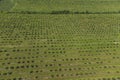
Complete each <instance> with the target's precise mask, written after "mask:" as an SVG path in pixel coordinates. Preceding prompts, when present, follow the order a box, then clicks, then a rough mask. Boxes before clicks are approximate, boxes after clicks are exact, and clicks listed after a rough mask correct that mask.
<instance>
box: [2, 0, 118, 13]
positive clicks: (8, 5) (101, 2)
mask: <svg viewBox="0 0 120 80" xmlns="http://www.w3.org/2000/svg"><path fill="white" fill-rule="evenodd" d="M0 10H6V11H14V12H16V11H17V12H20V11H35V12H52V11H63V10H68V11H71V12H86V11H89V12H119V11H120V1H119V0H114V1H113V0H1V1H0Z"/></svg>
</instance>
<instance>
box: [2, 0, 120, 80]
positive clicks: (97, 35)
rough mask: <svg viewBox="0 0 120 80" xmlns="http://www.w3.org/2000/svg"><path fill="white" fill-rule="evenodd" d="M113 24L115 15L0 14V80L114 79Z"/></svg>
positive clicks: (118, 58) (119, 71) (119, 65)
mask: <svg viewBox="0 0 120 80" xmlns="http://www.w3.org/2000/svg"><path fill="white" fill-rule="evenodd" d="M66 1H67V0H66ZM119 22H120V15H119V14H117V15H116V14H101V15H98V14H96V15H93V14H89V15H86V14H78V15H75V14H74V15H72V14H68V15H62V14H60V15H49V14H46V15H45V14H36V15H35V14H0V80H119V79H120V77H119V75H120V50H119V48H120V47H119V41H120V28H119V27H120V23H119Z"/></svg>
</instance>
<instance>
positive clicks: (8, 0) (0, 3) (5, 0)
mask: <svg viewBox="0 0 120 80" xmlns="http://www.w3.org/2000/svg"><path fill="white" fill-rule="evenodd" d="M13 6H14V2H13V0H0V11H10V10H11V9H12V8H13Z"/></svg>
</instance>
